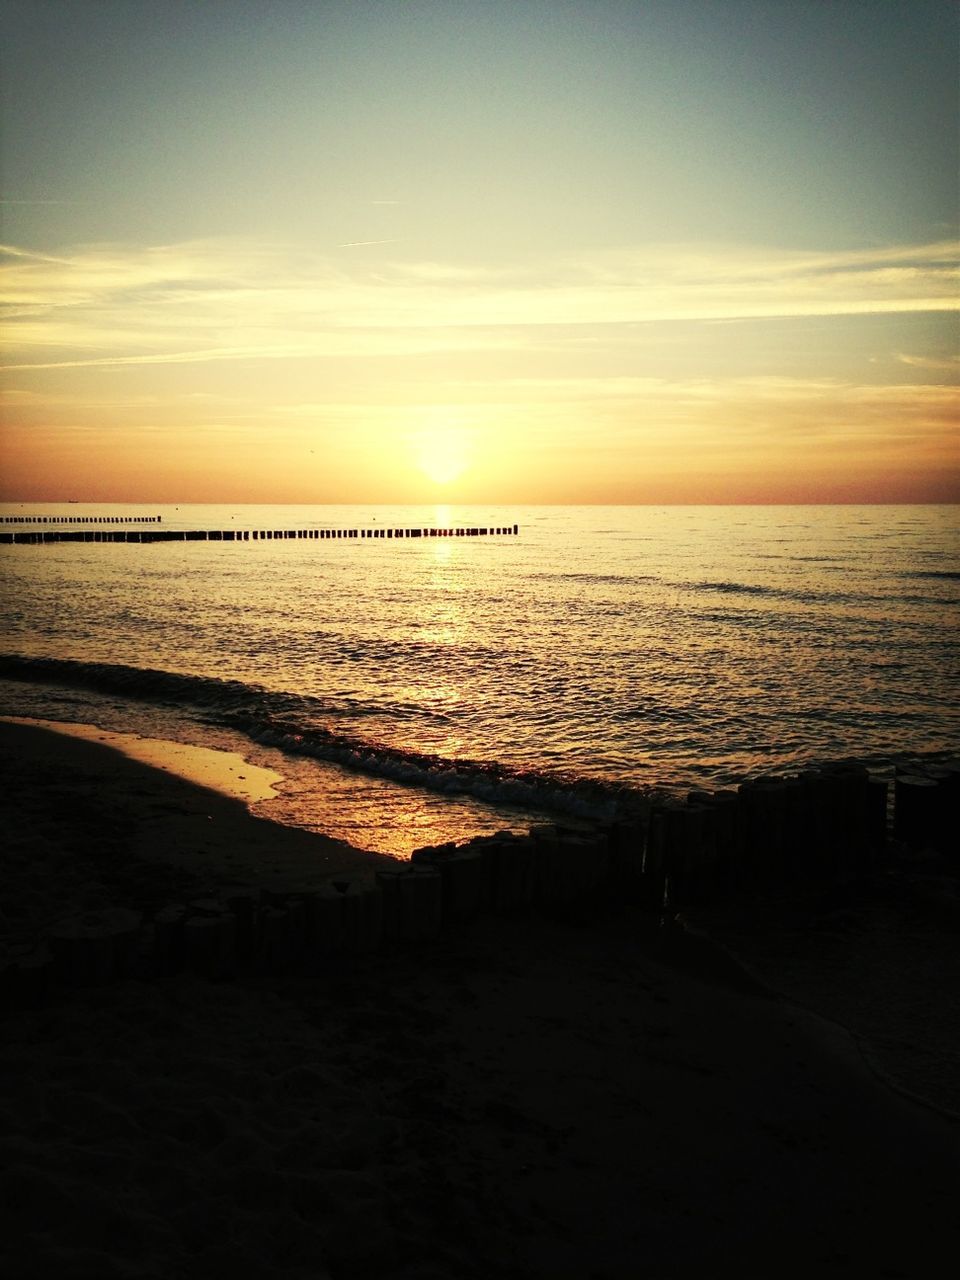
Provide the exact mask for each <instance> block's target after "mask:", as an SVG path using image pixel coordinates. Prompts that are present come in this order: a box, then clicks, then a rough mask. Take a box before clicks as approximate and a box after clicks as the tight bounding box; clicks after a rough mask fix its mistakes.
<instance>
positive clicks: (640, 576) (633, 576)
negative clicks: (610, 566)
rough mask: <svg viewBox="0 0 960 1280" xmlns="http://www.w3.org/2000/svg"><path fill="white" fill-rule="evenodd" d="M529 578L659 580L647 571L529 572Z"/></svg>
mask: <svg viewBox="0 0 960 1280" xmlns="http://www.w3.org/2000/svg"><path fill="white" fill-rule="evenodd" d="M529 576H530V577H531V578H533V579H536V580H538V581H541V582H543V581H546V582H590V583H600V584H603V583H611V584H612V583H623V582H628V583H634V582H659V581H660V579H659V578H657V577H655V576H654V575H653V574H649V573H531V574H530V575H529Z"/></svg>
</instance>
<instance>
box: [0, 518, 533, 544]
mask: <svg viewBox="0 0 960 1280" xmlns="http://www.w3.org/2000/svg"><path fill="white" fill-rule="evenodd" d="M45 519H49V520H51V521H55V520H58V519H59V517H46V518H45ZM117 519H118V520H119V517H118V518H117ZM141 519H142V520H143V521H144V522H153V521H154V520H155V521H156V522H157V523H159V521H160V517H159V516H155V517H154V516H145V517H142V518H141ZM18 523H23V522H22V521H18ZM131 523H137V518H132V519H131ZM519 532H520V526H519V525H516V524H514V525H453V526H450V527H444V528H437V527H435V526H432V525H431V526H423V525H419V526H415V527H410V526H406V527H402V528H394V527H391V528H376V529H373V528H366V529H360V528H358V529H321V528H316V529H158V528H151V529H141V528H135V529H116V528H109V529H61V528H54V529H49V528H47V529H18V530H11V531H10V532H6V531H4V532H0V543H7V544H10V543H12V544H14V545H17V546H38V545H43V544H46V543H51V542H52V543H58V542H138V543H143V542H273V541H283V540H286V539H290V538H294V539H307V540H330V539H338V538H340V539H342V538H348V539H364V538H388V539H401V538H486V537H505V536H509V537H515V536H516V535H518V534H519Z"/></svg>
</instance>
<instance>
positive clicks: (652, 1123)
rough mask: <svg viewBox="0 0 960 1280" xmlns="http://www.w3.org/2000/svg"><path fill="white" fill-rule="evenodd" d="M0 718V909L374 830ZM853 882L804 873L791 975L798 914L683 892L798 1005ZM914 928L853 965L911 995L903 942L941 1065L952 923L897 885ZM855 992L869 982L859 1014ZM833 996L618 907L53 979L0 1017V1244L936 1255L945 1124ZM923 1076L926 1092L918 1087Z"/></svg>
mask: <svg viewBox="0 0 960 1280" xmlns="http://www.w3.org/2000/svg"><path fill="white" fill-rule="evenodd" d="M0 752H2V755H0V758H2V766H3V776H4V783H5V785H4V801H5V810H6V812H5V818H4V827H5V830H6V832H7V834H8V836H9V839H8V841H7V842H6V845H5V849H4V853H3V855H2V858H3V872H4V875H3V892H2V897H0V912H2V914H0V927H2V931H3V936H4V939H5V940H7V941H10V940H13V939H17V938H23V937H25V936H27V935H29V934H30V933H31V931H35V930H37V929H39V928H41V927H42V926H43V925H44V924H46V923H49V922H51V921H52V920H54V919H55V918H57V916H58V915H60V914H63V913H64V912H65V911H68V910H73V909H75V908H76V907H77V906H78V905H83V906H87V905H90V906H102V905H108V904H112V903H123V904H133V905H139V906H145V905H148V904H150V903H154V902H157V901H168V900H171V899H173V900H176V899H177V898H178V897H182V896H183V895H184V894H187V895H193V894H195V893H196V892H197V890H198V889H204V890H206V889H210V888H215V887H217V886H222V885H223V884H224V883H226V882H227V881H234V882H237V881H241V882H242V881H248V880H249V879H250V877H254V876H255V877H257V878H260V877H261V876H263V875H268V876H273V877H277V878H282V877H285V876H286V877H290V876H296V877H297V878H300V877H302V876H303V875H304V874H310V875H317V876H321V877H323V876H329V875H331V874H334V873H336V874H338V875H340V874H345V873H347V872H351V871H352V872H353V873H354V874H361V875H362V874H369V872H370V869H371V868H372V867H373V866H374V865H376V862H377V858H376V855H369V854H361V853H358V852H356V851H352V850H350V849H349V848H348V847H347V846H344V845H340V844H336V843H334V842H329V841H323V840H321V839H319V838H318V837H314V836H309V835H305V834H303V833H300V832H292V831H289V830H287V829H284V828H277V827H274V826H273V825H272V824H270V823H264V822H262V821H258V820H256V819H253V818H251V817H249V815H248V814H247V813H246V811H245V809H244V808H243V806H242V805H240V804H238V803H236V802H232V801H229V800H227V799H225V798H224V797H221V796H217V795H215V794H214V793H211V792H207V791H203V790H201V789H200V788H197V787H193V786H190V785H188V784H185V783H182V782H180V781H179V780H178V779H176V778H173V777H171V776H170V775H168V774H166V773H161V772H158V771H155V770H151V769H148V768H146V767H144V766H141V765H138V764H135V763H132V762H130V761H127V760H125V759H124V758H123V757H121V756H118V755H117V754H116V753H114V752H111V751H108V750H106V749H103V748H96V747H92V746H90V745H89V744H87V743H84V742H81V741H77V740H72V739H67V738H63V737H59V736H56V735H51V734H48V733H43V732H42V731H39V730H29V729H25V728H22V727H19V726H17V727H14V726H0ZM875 909H876V904H875V903H871V904H867V905H866V906H860V905H858V904H852V903H851V904H845V905H842V906H838V905H837V904H832V905H831V906H830V907H829V909H828V908H827V907H826V906H824V905H823V904H821V907H820V909H819V916H818V917H817V918H818V919H819V920H820V921H821V922H822V921H823V920H832V921H833V925H832V926H831V927H832V929H833V935H835V936H833V937H832V939H831V938H828V942H829V947H828V950H829V949H830V947H832V948H833V950H832V951H831V952H830V958H829V961H828V962H826V963H824V964H822V965H821V971H820V976H819V977H817V975H816V974H815V973H814V970H815V969H816V956H817V954H818V948H817V947H815V946H813V945H811V944H808V943H807V942H803V943H800V942H795V945H794V943H793V942H792V943H790V944H789V945H786V947H785V948H784V945H781V946H780V947H779V949H778V946H777V945H775V944H774V943H773V941H772V938H773V937H774V934H775V932H776V931H774V930H773V929H770V928H768V927H766V925H764V924H763V922H762V921H761V923H760V925H757V923H756V920H755V919H754V922H753V924H752V925H750V924H749V923H748V922H746V921H745V917H744V916H743V914H742V913H741V914H740V915H737V914H736V913H728V914H727V915H726V917H724V918H720V917H719V916H715V918H714V919H713V921H712V925H713V926H714V927H716V928H717V929H718V930H719V931H720V932H721V933H722V934H723V936H724V937H725V938H726V940H728V941H733V940H737V941H738V950H740V951H741V952H742V953H744V954H747V956H748V958H749V959H750V960H751V961H752V963H753V964H754V966H755V967H756V968H757V969H758V970H760V971H761V972H762V974H763V976H764V977H765V978H767V979H768V980H773V979H776V978H778V977H779V978H782V977H783V975H784V974H788V975H789V974H791V973H793V975H794V981H795V982H798V983H800V986H801V988H802V990H800V991H799V992H793V993H791V994H794V995H797V994H799V998H801V999H802V1000H803V1001H804V1003H805V1004H807V1005H812V1006H813V1008H814V1009H815V1008H816V1007H817V1000H818V999H819V997H818V996H817V994H816V993H817V990H818V989H819V990H820V991H821V992H823V991H824V990H826V991H840V990H841V988H842V987H843V983H844V981H845V975H849V974H851V973H852V974H853V975H854V977H855V982H854V986H853V989H852V992H851V991H850V990H848V991H847V993H846V995H843V994H842V992H841V994H840V995H838V996H837V997H836V998H837V1000H839V1001H840V1002H841V1004H842V1003H843V1001H846V1003H847V1005H852V1006H854V1007H856V1008H858V1009H859V1008H860V1007H861V1005H862V1003H863V1001H862V999H861V997H860V996H859V995H858V992H859V991H860V990H861V989H862V988H864V987H868V986H869V982H868V980H867V976H866V975H867V973H868V969H869V963H870V962H869V953H870V952H871V949H872V950H881V951H882V950H883V948H882V947H881V946H880V944H879V941H878V938H877V937H876V936H875V935H876V933H877V930H878V929H880V928H881V924H882V928H883V929H884V930H887V931H889V921H886V922H885V923H884V922H881V924H877V921H876V920H874V923H873V924H871V923H870V920H871V919H872V918H873V917H871V915H870V913H871V912H874V911H875ZM913 909H914V908H913V907H911V910H913ZM916 909H917V910H919V908H916ZM883 910H885V911H886V910H893V908H892V907H890V905H889V904H886V906H884V907H883ZM837 911H840V912H841V913H842V912H846V915H845V916H844V915H842V916H841V918H840V920H839V922H838V920H837V918H836V916H835V913H836V912H837ZM864 913H866V915H864ZM899 918H900V917H898V919H899ZM911 919H912V917H911ZM768 923H772V922H771V921H768ZM782 923H783V922H782V921H781V922H778V928H779V924H782ZM908 923H909V921H908ZM911 927H912V926H911ZM792 928H793V933H794V934H795V935H797V937H799V936H800V935H802V934H803V933H804V930H803V928H802V927H801V925H800V923H799V922H798V921H797V920H793V921H792ZM823 931H824V930H823V929H821V932H823ZM871 931H872V932H871ZM788 932H789V930H788ZM827 932H828V933H829V929H827ZM915 932H916V934H917V937H918V938H920V940H921V943H922V945H919V944H918V947H915V948H913V949H911V944H910V928H907V927H906V926H904V928H903V929H901V936H900V937H899V939H898V941H897V943H896V948H897V950H896V955H897V957H898V959H897V960H896V962H895V963H893V962H891V961H890V960H889V958H885V959H884V961H883V964H884V965H886V967H887V969H888V970H889V969H890V968H891V964H892V968H893V969H894V970H895V974H896V984H897V986H896V1001H895V1005H896V1009H900V1008H901V1007H902V1006H903V1007H906V1006H911V1007H912V1005H911V1001H910V999H909V991H910V989H911V986H910V984H911V982H913V981H915V985H916V986H917V987H919V986H924V985H925V984H926V983H927V981H928V972H929V964H930V963H932V961H931V958H930V957H931V953H932V952H933V949H934V948H936V949H938V954H939V956H940V959H941V965H940V967H939V968H938V967H937V966H936V965H934V971H935V972H940V973H942V974H945V975H946V980H945V981H944V982H943V983H941V985H940V987H939V989H938V990H939V994H937V992H931V991H927V992H926V994H925V995H924V996H923V1000H925V1001H926V1004H925V1006H924V1008H925V1009H926V1011H927V1021H925V1022H923V1025H922V1027H914V1026H909V1036H914V1037H919V1038H921V1039H923V1038H924V1037H925V1041H924V1042H925V1045H926V1048H925V1052H926V1053H928V1054H929V1055H932V1056H933V1057H934V1058H936V1059H937V1061H938V1062H939V1063H940V1066H941V1067H942V1066H943V1064H944V1063H945V1062H948V1061H950V1060H951V1057H952V1060H953V1061H954V1062H955V1061H956V1049H957V1043H958V1041H957V1039H956V1038H954V1039H953V1040H950V1032H949V1028H950V1027H951V1025H953V1024H952V1022H951V1019H953V1018H955V1012H954V1011H955V1009H956V1002H955V991H954V990H950V989H949V986H948V984H949V982H950V981H952V980H953V975H955V973H956V967H955V966H956V952H957V935H956V934H955V933H951V932H950V931H949V928H948V927H947V924H944V923H942V922H938V921H937V920H936V919H934V918H933V917H932V916H931V917H930V918H929V919H926V920H922V921H919V922H916V929H915ZM779 935H782V930H779ZM868 937H872V938H873V941H872V942H871V943H870V945H869V946H866V945H865V942H864V939H865V938H868ZM874 944H876V945H874ZM843 947H845V948H846V953H845V954H846V957H847V958H846V960H845V961H844V960H843V959H842V957H841V955H840V949H841V948H843ZM819 950H820V951H822V948H820V949H819ZM864 950H866V952H867V953H868V959H866V960H865V959H863V958H862V957H860V958H858V956H859V953H861V952H863V951H864ZM785 954H786V958H785ZM885 954H886V953H885ZM798 955H799V956H801V958H802V963H798V962H797V959H796V957H797V956H798ZM918 957H919V958H918ZM911 970H913V971H915V972H914V973H913V977H911ZM797 974H799V975H800V976H799V977H798V976H797ZM804 975H805V976H804ZM889 981H892V977H890V976H888V982H889ZM818 984H819V988H818ZM882 985H883V983H882V982H881V986H882ZM916 998H917V999H920V996H919V995H918V996H917V997H916ZM883 1005H884V998H883V993H882V991H881V992H880V993H879V994H878V993H877V992H876V991H874V993H873V997H872V1006H871V1007H872V1008H874V1012H872V1013H869V1014H868V1020H869V1019H870V1018H873V1019H874V1020H875V1021H876V1020H877V1019H879V1020H880V1022H881V1023H883V1014H882V1009H883ZM896 1009H895V1010H894V1012H892V1013H888V1015H887V1021H886V1023H883V1025H884V1026H886V1027H887V1030H888V1031H889V1028H890V1026H892V1025H895V1024H896V1025H899V1024H898V1023H897V1016H898V1015H897V1014H896ZM824 1011H825V1012H827V1013H828V1014H830V1015H831V1016H833V1017H837V1015H838V1010H837V1008H831V1009H826V1010H824ZM931 1020H932V1021H931ZM856 1030H857V1033H858V1037H859V1040H858V1039H857V1038H854V1036H852V1035H851V1034H850V1033H849V1032H848V1031H846V1030H845V1029H843V1028H842V1027H840V1026H838V1025H837V1024H836V1023H835V1022H831V1021H827V1020H825V1019H824V1018H822V1017H820V1016H819V1015H818V1014H817V1013H816V1012H813V1011H811V1010H810V1009H809V1008H801V1007H798V1006H797V1005H794V1004H791V1003H790V1002H788V1001H786V1000H784V999H782V998H778V997H776V996H772V995H770V994H769V993H766V992H764V991H763V990H761V989H759V988H758V987H756V986H754V985H751V983H750V982H749V981H748V980H747V979H746V978H745V977H743V975H742V973H741V971H740V970H739V969H738V967H737V966H736V965H735V964H734V963H732V962H724V960H723V957H722V955H721V954H720V953H718V952H717V951H716V949H714V948H713V947H712V946H711V945H709V944H708V943H702V944H699V943H697V942H695V941H690V940H686V941H685V940H684V939H682V938H681V939H677V940H675V941H674V942H671V943H669V944H664V943H663V942H662V941H661V940H659V939H658V937H657V936H656V934H655V932H654V931H652V930H651V929H650V927H649V926H648V925H647V924H645V923H644V921H643V920H642V918H641V917H639V916H638V915H637V914H636V913H635V912H634V911H633V910H632V909H624V910H622V911H620V912H617V913H613V914H610V915H608V916H605V917H603V918H598V919H594V920H593V921H591V922H586V923H584V922H581V923H579V924H575V923H563V922H558V921H546V920H542V919H517V918H514V919H490V918H485V919H482V920H480V921H478V922H476V924H475V925H473V926H471V927H470V928H468V929H466V930H463V931H461V932H460V933H459V934H457V935H455V936H450V937H448V938H445V939H443V940H442V941H441V942H438V943H431V944H426V945H421V946H419V947H417V948H412V947H408V948H399V947H396V946H393V947H390V948H385V949H384V950H382V951H381V952H380V953H378V954H377V955H375V956H373V957H369V958H367V959H366V960H365V961H364V962H363V963H362V964H361V965H359V966H358V967H355V968H353V969H346V968H343V967H341V969H340V971H338V972H331V974H330V975H329V976H328V977H326V978H322V979H316V978H310V979H307V978H267V977H258V978H255V979H248V980H244V981H242V982H221V983H211V982H205V981H202V980H200V979H196V978H191V977H178V978H174V979H165V980H162V981H155V982H152V983H149V984H147V983H138V982H124V983H116V984H112V985H110V986H104V987H100V988H86V989H78V990H75V991H64V992H62V993H60V994H57V995H56V997H55V998H54V999H52V1000H51V1001H50V1002H49V1003H48V1004H47V1005H46V1006H45V1007H43V1008H41V1009H38V1010H34V1011H26V1012H23V1011H21V1012H12V1013H7V1014H6V1015H5V1016H4V1017H3V1019H2V1022H0V1034H2V1051H0V1081H2V1087H0V1124H2V1161H0V1167H2V1172H0V1203H2V1204H3V1205H4V1206H5V1208H6V1209H7V1211H8V1213H9V1219H10V1221H9V1225H7V1226H5V1228H4V1230H3V1232H2V1233H0V1268H2V1269H3V1273H4V1274H6V1275H10V1276H16V1277H18V1278H19V1277H24V1278H25V1280H27V1278H29V1277H38V1278H39V1277H43V1278H46V1277H57V1278H58V1280H59V1278H61V1277H64V1278H71V1280H78V1278H79V1277H84V1278H89V1280H94V1278H95V1277H96V1280H100V1278H101V1277H104V1278H106V1277H114V1276H129V1277H147V1276H149V1277H157V1280H172V1278H174V1277H208V1276H209V1277H219V1276H223V1277H228V1276H229V1277H231V1280H242V1278H244V1277H250V1278H253V1277H257V1278H258V1280H259V1278H260V1277H272V1276H282V1277H297V1280H308V1278H309V1280H323V1277H327V1276H330V1277H333V1278H334V1280H338V1278H339V1277H354V1276H357V1277H364V1276H370V1277H384V1278H386V1277H396V1280H400V1278H401V1277H403V1278H405V1280H414V1278H415V1277H419V1278H421V1280H429V1278H431V1277H433V1278H439V1277H450V1278H451V1280H459V1278H460V1277H463V1278H472V1277H500V1276H516V1277H570V1278H571V1280H574V1278H576V1280H591V1278H597V1280H600V1278H601V1277H611V1278H612V1277H618V1278H620V1277H623V1278H624V1280H626V1278H628V1277H629V1278H630V1280H633V1278H635V1277H674V1276H677V1277H686V1276H704V1277H712V1276H715V1275H718V1274H726V1273H728V1272H730V1273H733V1274H739V1275H740V1276H749V1277H753V1276H757V1277H760V1276H763V1277H767V1276H818V1277H819V1276H906V1277H925V1276H927V1275H930V1274H939V1271H940V1269H941V1267H942V1265H950V1264H949V1263H945V1264H942V1263H941V1261H940V1260H941V1259H955V1258H956V1257H957V1256H958V1245H960V1227H958V1222H957V1211H956V1207H957V1191H958V1189H960V1178H958V1147H960V1127H958V1125H957V1124H956V1123H955V1122H954V1121H953V1120H951V1119H950V1118H948V1117H947V1116H945V1115H944V1114H941V1113H940V1112H938V1111H937V1110H935V1109H932V1108H931V1107H924V1106H920V1105H917V1104H915V1103H913V1102H911V1101H909V1100H907V1099H906V1098H905V1097H904V1096H903V1095H902V1094H900V1093H898V1092H896V1091H895V1090H894V1089H892V1088H890V1087H888V1086H887V1085H886V1084H885V1083H884V1082H883V1080H882V1079H881V1078H880V1077H879V1076H878V1075H877V1073H876V1072H875V1071H873V1070H871V1068H870V1066H869V1065H868V1059H867V1058H866V1057H865V1056H864V1053H863V1052H862V1049H861V1044H862V1045H863V1046H866V1047H867V1048H870V1047H872V1045H873V1041H871V1040H870V1039H869V1028H867V1029H863V1028H859V1027H858V1028H856ZM954 1031H955V1026H954ZM873 1035H874V1037H876V1035H877V1032H876V1030H875V1029H874V1031H873ZM889 1065H890V1064H889V1063H887V1066H888V1067H889ZM907 1074H909V1073H907ZM934 1074H935V1075H938V1073H936V1072H935V1073H934ZM948 1074H949V1073H948ZM921 1075H922V1073H921ZM898 1083H899V1084H900V1085H904V1083H905V1081H904V1080H903V1079H898ZM909 1083H910V1085H911V1086H912V1087H914V1090H915V1091H916V1084H917V1081H916V1079H915V1078H911V1080H910V1081H909ZM948 1092H949V1089H948ZM933 1095H936V1096H933ZM929 1096H930V1097H931V1100H932V1101H935V1102H937V1103H939V1104H940V1105H945V1097H946V1095H944V1094H937V1087H936V1085H934V1087H933V1088H932V1089H931V1090H930V1091H929Z"/></svg>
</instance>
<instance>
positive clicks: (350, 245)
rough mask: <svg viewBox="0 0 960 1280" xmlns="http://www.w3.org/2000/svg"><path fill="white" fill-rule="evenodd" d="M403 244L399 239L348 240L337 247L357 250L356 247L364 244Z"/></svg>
mask: <svg viewBox="0 0 960 1280" xmlns="http://www.w3.org/2000/svg"><path fill="white" fill-rule="evenodd" d="M401 243H402V241H400V240H398V239H393V240H346V241H344V243H343V244H338V245H337V248H338V249H353V248H356V246H357V245H362V244H401Z"/></svg>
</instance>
